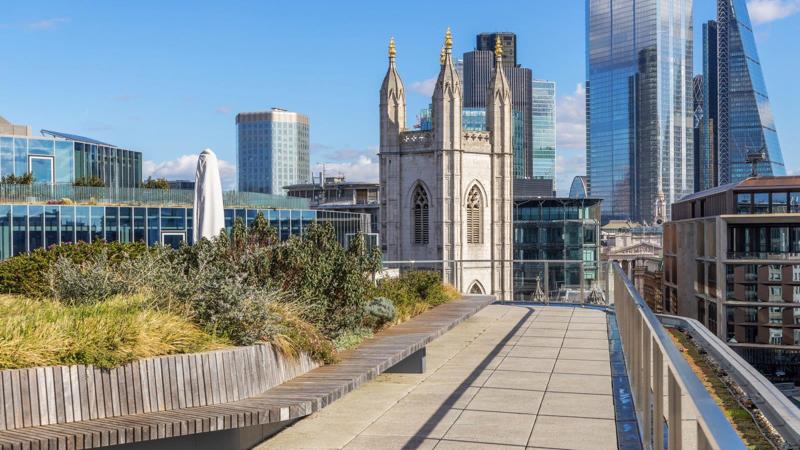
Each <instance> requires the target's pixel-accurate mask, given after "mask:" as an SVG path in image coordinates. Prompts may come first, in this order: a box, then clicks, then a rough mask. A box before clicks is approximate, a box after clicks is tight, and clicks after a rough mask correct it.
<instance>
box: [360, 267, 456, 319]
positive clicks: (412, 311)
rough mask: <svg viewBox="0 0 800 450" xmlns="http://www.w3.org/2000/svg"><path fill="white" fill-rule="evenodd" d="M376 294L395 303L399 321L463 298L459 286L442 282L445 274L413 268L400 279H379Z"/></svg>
mask: <svg viewBox="0 0 800 450" xmlns="http://www.w3.org/2000/svg"><path fill="white" fill-rule="evenodd" d="M374 294H375V296H378V297H386V298H388V299H390V300H391V301H392V302H393V303H394V307H395V309H396V311H397V314H396V319H395V321H397V322H404V321H406V320H408V319H410V318H412V317H414V316H417V315H419V314H422V313H423V312H425V311H427V310H429V309H430V308H432V307H434V306H438V305H441V304H443V303H446V302H449V301H451V300H455V299H456V298H458V297H459V294H458V291H456V289H455V288H453V287H452V286H450V285H447V284H444V283H442V281H441V276H440V275H439V274H438V273H437V272H432V271H410V272H404V273H403V274H402V275H401V276H400V277H398V278H386V279H383V280H381V281H380V282H378V286H377V287H376V289H375V290H374Z"/></svg>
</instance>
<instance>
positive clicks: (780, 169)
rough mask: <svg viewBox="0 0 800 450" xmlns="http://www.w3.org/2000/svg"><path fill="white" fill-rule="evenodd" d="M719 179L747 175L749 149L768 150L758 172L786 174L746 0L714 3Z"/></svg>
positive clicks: (776, 174) (728, 180) (750, 170)
mask: <svg viewBox="0 0 800 450" xmlns="http://www.w3.org/2000/svg"><path fill="white" fill-rule="evenodd" d="M717 21H718V23H717V33H718V34H717V41H718V43H717V48H718V53H717V55H716V56H717V65H718V71H719V79H718V83H719V111H718V114H719V125H718V128H719V141H718V145H719V148H718V152H719V183H720V184H726V183H732V182H736V181H740V180H743V179H745V178H747V177H749V176H750V174H751V172H752V166H751V165H750V163H748V162H747V154H748V153H752V152H759V151H764V152H766V156H767V160H766V161H764V162H761V163H759V164H758V173H759V174H760V175H768V176H769V175H772V176H778V175H785V174H786V169H785V168H784V165H783V155H782V154H781V146H780V143H779V142H778V133H777V131H776V128H775V120H774V117H773V115H772V106H771V105H770V102H769V97H768V95H767V85H766V82H765V81H764V74H763V72H762V70H761V62H760V59H759V57H758V50H757V49H756V40H755V37H754V36H753V27H752V25H751V23H750V16H749V14H748V12H747V3H746V2H745V0H719V1H718V2H717Z"/></svg>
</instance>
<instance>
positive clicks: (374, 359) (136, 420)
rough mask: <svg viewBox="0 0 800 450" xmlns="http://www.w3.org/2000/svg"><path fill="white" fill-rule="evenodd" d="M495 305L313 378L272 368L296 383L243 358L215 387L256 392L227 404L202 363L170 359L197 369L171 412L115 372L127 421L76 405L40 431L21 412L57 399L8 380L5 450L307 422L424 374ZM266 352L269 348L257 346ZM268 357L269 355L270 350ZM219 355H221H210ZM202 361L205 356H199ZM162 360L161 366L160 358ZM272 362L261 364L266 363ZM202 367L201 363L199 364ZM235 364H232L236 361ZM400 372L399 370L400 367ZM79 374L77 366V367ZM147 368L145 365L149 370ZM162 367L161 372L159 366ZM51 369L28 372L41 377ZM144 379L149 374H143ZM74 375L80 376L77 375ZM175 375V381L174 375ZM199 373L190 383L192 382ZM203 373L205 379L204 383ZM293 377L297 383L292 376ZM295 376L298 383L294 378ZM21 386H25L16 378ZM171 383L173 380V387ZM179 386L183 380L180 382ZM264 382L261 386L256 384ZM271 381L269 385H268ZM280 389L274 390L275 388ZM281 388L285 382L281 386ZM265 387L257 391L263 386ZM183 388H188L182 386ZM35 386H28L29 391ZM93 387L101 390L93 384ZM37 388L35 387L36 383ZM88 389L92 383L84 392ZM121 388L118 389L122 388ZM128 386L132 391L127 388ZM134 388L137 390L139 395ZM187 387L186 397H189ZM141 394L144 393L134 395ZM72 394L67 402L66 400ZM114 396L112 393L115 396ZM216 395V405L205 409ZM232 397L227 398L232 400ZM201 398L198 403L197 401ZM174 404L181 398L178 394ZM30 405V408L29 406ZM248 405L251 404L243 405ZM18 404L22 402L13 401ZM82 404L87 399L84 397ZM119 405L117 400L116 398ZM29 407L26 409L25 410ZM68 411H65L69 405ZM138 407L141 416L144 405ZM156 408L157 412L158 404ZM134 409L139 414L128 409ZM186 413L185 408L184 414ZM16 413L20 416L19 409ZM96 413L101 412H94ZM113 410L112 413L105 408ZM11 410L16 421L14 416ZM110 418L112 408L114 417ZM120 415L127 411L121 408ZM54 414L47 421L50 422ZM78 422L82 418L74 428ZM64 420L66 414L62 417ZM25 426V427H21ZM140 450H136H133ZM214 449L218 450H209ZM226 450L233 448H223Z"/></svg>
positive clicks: (430, 319)
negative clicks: (389, 380)
mask: <svg viewBox="0 0 800 450" xmlns="http://www.w3.org/2000/svg"><path fill="white" fill-rule="evenodd" d="M493 301H494V298H493V297H489V296H466V297H464V298H462V299H461V300H458V301H454V302H451V303H448V304H445V305H441V306H438V307H436V308H434V309H432V310H430V311H428V312H426V313H424V314H421V315H419V316H417V317H416V318H414V319H412V320H410V321H408V322H405V323H403V324H400V325H397V326H394V327H392V328H390V329H387V330H385V331H383V332H381V333H378V334H377V335H376V336H375V337H374V338H372V339H369V340H367V341H365V342H364V343H363V344H362V345H361V346H360V347H358V348H357V349H354V350H350V351H347V352H344V353H343V354H342V358H341V362H340V363H338V364H334V365H328V366H322V367H318V368H316V369H313V370H310V371H308V372H306V373H304V374H301V373H302V372H303V369H306V370H308V369H312V368H313V367H312V366H311V365H310V364H313V363H311V362H310V361H309V360H307V359H305V358H301V359H300V360H297V361H295V363H294V364H296V366H291V367H292V368H291V369H290V368H289V366H287V365H286V364H287V363H286V362H274V363H275V364H278V365H280V364H284V365H283V366H282V367H284V368H285V369H286V370H284V371H283V373H284V375H285V376H286V377H291V376H294V377H293V378H291V379H289V380H288V381H287V380H280V378H279V377H275V376H270V375H269V374H270V373H271V372H272V371H271V369H272V367H268V365H265V364H260V365H259V364H256V363H255V362H256V361H252V362H250V363H248V362H247V358H241V364H238V365H237V364H233V365H232V366H231V367H232V368H233V369H234V370H233V371H232V372H231V377H230V378H225V379H224V380H223V382H222V384H219V378H218V379H217V381H216V385H217V389H218V390H219V389H223V388H222V386H224V389H228V386H229V384H226V381H225V380H230V381H231V382H233V380H240V381H241V380H255V385H252V384H250V383H246V384H247V386H251V388H250V391H248V392H247V393H245V391H244V390H243V389H242V391H241V392H242V394H243V395H241V396H240V397H239V398H227V401H214V399H221V398H222V396H221V394H219V395H217V396H216V397H215V396H214V394H213V385H214V383H215V381H213V377H211V376H210V373H211V369H210V367H209V369H208V372H206V370H205V366H203V367H202V368H201V367H200V366H198V364H197V363H196V362H197V361H198V359H197V355H176V356H172V357H164V358H165V359H167V358H172V359H174V360H176V361H177V360H185V361H187V363H191V362H192V361H194V362H195V363H194V364H189V365H188V366H187V367H188V370H186V371H182V372H183V373H184V374H186V373H189V374H190V376H189V377H188V378H187V377H185V376H184V377H182V378H177V375H176V379H175V381H176V382H175V383H172V382H171V381H170V384H169V386H170V389H172V388H173V387H174V388H176V389H181V387H182V388H183V391H184V395H183V399H184V401H183V403H181V402H180V398H179V397H178V404H177V406H178V407H177V408H171V409H166V408H164V409H158V408H156V409H153V404H154V403H153V398H154V397H155V398H156V399H158V398H161V397H163V398H166V397H167V396H168V395H170V396H171V395H172V394H171V393H169V394H168V393H167V392H166V391H165V390H163V386H164V385H163V381H162V391H161V393H160V394H159V391H158V386H157V384H155V387H156V389H155V390H149V389H150V383H149V380H150V378H149V377H147V379H148V382H147V383H145V384H141V379H142V372H141V370H142V369H141V367H142V362H138V363H134V364H133V365H129V366H131V367H133V366H134V365H136V367H138V370H139V372H138V374H139V376H138V378H139V379H140V383H139V384H136V383H135V382H133V379H134V378H135V377H136V375H135V374H136V372H135V371H134V370H133V369H132V368H131V369H126V368H127V367H128V366H125V367H123V368H120V369H115V370H116V371H117V378H118V379H119V377H120V376H119V373H120V372H119V371H121V372H122V373H124V376H123V378H124V379H126V380H127V379H128V373H130V380H131V384H130V385H125V386H124V389H125V390H126V393H128V394H133V395H132V396H133V401H132V402H131V400H130V397H131V395H127V396H126V404H127V405H129V406H128V409H127V414H118V415H113V414H112V415H106V416H105V417H99V416H97V414H95V416H97V417H93V416H92V413H91V408H90V406H89V404H90V403H88V404H86V405H85V406H86V410H87V411H88V414H83V411H84V410H83V409H82V408H83V407H84V404H83V403H81V404H80V406H79V407H78V408H76V407H75V406H74V403H73V416H72V417H73V420H71V421H67V420H63V421H59V420H58V414H56V416H57V417H56V421H54V422H44V423H43V422H42V419H41V417H42V416H41V415H40V418H39V423H38V424H35V421H34V419H33V415H31V417H30V418H29V419H28V421H27V422H26V419H25V414H24V412H23V411H24V408H22V406H21V405H23V404H28V405H44V404H47V405H49V404H51V403H52V404H54V405H56V407H55V410H56V411H58V406H57V405H58V404H59V399H58V398H53V397H58V396H54V395H48V394H45V398H46V400H47V401H46V402H42V401H41V399H42V395H41V394H39V392H53V391H47V390H46V389H45V390H44V391H37V394H39V395H37V400H36V401H32V396H31V391H30V390H28V391H27V392H26V391H24V390H23V389H22V388H21V386H22V384H21V383H20V389H15V386H16V385H15V381H14V377H13V376H11V375H9V379H10V380H11V384H10V386H11V392H12V395H11V396H10V397H9V396H7V395H6V396H4V397H3V400H4V401H3V402H0V409H3V410H4V418H5V420H6V423H9V422H8V420H9V417H12V418H13V419H14V420H13V421H12V422H11V423H13V424H14V426H13V427H8V426H6V427H5V428H6V429H5V430H4V431H0V450H8V449H15V450H16V449H29V448H30V449H47V450H54V449H64V450H67V449H84V448H97V447H103V446H109V445H118V444H133V443H143V444H144V443H146V442H148V441H153V440H156V439H165V438H173V437H179V436H191V435H196V434H200V433H208V432H214V431H222V430H235V429H242V428H247V427H254V426H258V425H268V424H279V423H281V422H287V421H291V420H295V419H299V418H302V417H304V416H307V415H309V414H311V413H313V412H315V411H318V410H320V409H322V408H324V407H325V406H327V405H328V404H330V403H331V402H333V401H335V400H337V399H339V398H340V397H342V396H343V395H345V394H347V393H348V392H350V391H352V390H354V389H356V388H357V387H358V386H360V385H361V384H363V383H366V382H368V381H370V380H372V379H373V378H375V377H376V376H378V375H379V374H381V373H383V372H385V371H387V370H389V369H391V368H393V367H398V364H399V363H403V361H404V360H407V358H409V357H411V356H413V357H414V358H416V360H415V361H413V362H414V364H411V366H412V367H414V366H416V367H417V368H418V367H419V361H420V359H421V358H422V357H423V356H424V348H425V346H426V345H427V344H428V343H429V342H431V341H433V340H434V339H436V338H437V337H439V336H441V335H442V334H444V333H446V332H447V331H449V330H450V329H452V328H453V327H455V326H456V325H458V324H459V323H461V322H463V321H464V320H466V319H468V318H469V317H471V316H472V315H473V314H475V313H476V312H478V311H480V310H481V309H483V308H484V307H485V306H487V305H488V304H490V303H492V302H493ZM256 347H268V346H256ZM252 348H253V347H244V348H241V349H233V350H232V351H234V352H243V353H246V352H250V353H253V352H254V351H253V350H250V349H252ZM269 349H270V350H271V348H269ZM211 353H216V352H211ZM269 353H270V352H269V351H264V355H268V354H269ZM199 355H203V354H199ZM156 359H161V358H156ZM267 360H268V358H266V359H262V360H260V361H264V362H266V361H267ZM200 361H201V362H202V361H203V358H202V356H200ZM234 361H235V359H234ZM400 366H402V364H400ZM75 367H77V366H75ZM145 367H147V363H145ZM162 367H163V364H162ZM40 369H46V368H34V369H26V370H28V371H29V372H27V374H30V371H39V370H40ZM59 369H60V370H61V371H62V377H61V379H62V383H63V380H64V379H65V378H64V377H63V373H64V372H63V371H64V369H68V370H67V372H68V373H69V374H70V377H69V379H70V389H66V390H64V391H63V396H64V399H66V398H67V395H70V398H73V397H72V395H71V393H72V392H73V389H72V386H73V384H71V381H72V379H73V377H72V369H71V368H59ZM6 372H9V373H14V372H18V373H21V372H23V371H3V377H2V379H3V381H5V380H6V376H5V373H6ZM145 372H146V373H149V372H147V370H145ZM76 373H77V369H76ZM175 373H176V374H177V367H176V371H175ZM192 373H194V374H195V375H194V377H193V378H192V376H191V374H192ZM201 373H202V375H203V376H200V375H201ZM206 373H208V374H209V377H208V379H209V380H211V383H210V384H211V386H209V385H208V384H207V383H206V382H205V380H206V377H205V374H206ZM293 374H294V375H293ZM295 375H297V376H295ZM17 378H20V377H19V376H18V377H17ZM77 380H78V383H77V386H78V389H77V391H75V392H78V393H80V392H81V389H83V387H82V386H83V385H82V384H81V382H80V380H81V377H80V375H78V376H77ZM170 380H171V379H170ZM180 380H183V381H182V382H181V381H180ZM259 380H262V381H259ZM265 380H267V381H265ZM269 380H272V381H273V382H278V383H279V384H273V385H272V386H269V384H270V382H269ZM281 381H282V382H281ZM259 383H260V384H259ZM181 384H183V386H181ZM31 385H32V384H30V383H29V384H28V386H31ZM95 385H96V384H95ZM37 386H38V382H37ZM86 386H87V389H88V383H87V384H86ZM118 386H119V385H118ZM128 386H130V387H128ZM134 386H136V388H134ZM252 386H261V387H265V386H267V388H266V390H264V391H263V392H260V393H258V392H257V389H256V388H255V387H252ZM187 387H188V389H187ZM5 388H6V383H5V382H4V383H3V392H4V393H7V392H9V390H6V389H5ZM137 389H141V390H137ZM187 391H188V392H191V396H190V398H191V399H192V401H191V402H190V403H187V402H186V399H187V396H186V392H187ZM68 392H69V393H70V394H67V393H68ZM112 392H113V391H112ZM144 392H148V394H147V395H148V399H149V400H150V401H149V402H145V401H144V398H145V397H144ZM200 392H203V393H204V394H205V397H204V398H205V399H206V403H205V404H202V402H199V399H200ZM209 392H211V397H210V398H211V400H212V401H211V402H208V399H209V395H208V393H209ZM227 392H228V391H226V393H227ZM195 393H196V397H195ZM175 395H176V397H177V396H178V394H177V393H176V394H175ZM26 396H27V398H28V400H25V398H26ZM245 397H246V398H245ZM17 398H19V400H16V399H17ZM82 398H83V397H82ZM118 398H119V397H118ZM195 398H197V399H198V403H194V399H195ZM26 402H27V403H26ZM145 403H149V405H150V406H149V409H150V410H149V411H147V410H146V409H145V406H144V405H145ZM65 404H66V403H65ZM140 404H141V408H139V405H140ZM155 404H156V406H158V405H159V403H158V401H156V403H155ZM130 405H133V406H134V409H133V410H131V409H130ZM181 405H184V406H181ZM18 406H19V409H18V408H17V407H18ZM78 409H80V412H81V414H80V415H79V416H76V415H75V411H77V410H78ZM95 409H97V408H95ZM105 409H106V410H107V409H108V408H107V407H106V408H105ZM9 410H11V411H12V414H11V415H10V416H9ZM111 410H112V411H113V407H112V409H111ZM120 411H122V409H121V406H120ZM49 413H50V410H49V406H48V413H47V414H48V415H47V417H48V418H49V417H50V416H49ZM75 417H79V419H78V420H75ZM64 418H65V419H66V413H65V414H64ZM19 423H21V424H22V426H21V427H20V426H17V424H19ZM136 448H138V447H136ZM210 448H213V447H210ZM226 448H229V447H227V446H226Z"/></svg>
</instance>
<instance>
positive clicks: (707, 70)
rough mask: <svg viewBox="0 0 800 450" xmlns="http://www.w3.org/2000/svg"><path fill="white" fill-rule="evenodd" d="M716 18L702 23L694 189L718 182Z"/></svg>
mask: <svg viewBox="0 0 800 450" xmlns="http://www.w3.org/2000/svg"><path fill="white" fill-rule="evenodd" d="M717 70H718V69H717V22H716V21H713V20H711V21H708V22H707V23H704V24H703V77H702V79H703V84H702V92H701V93H700V97H701V98H702V99H703V110H702V115H701V117H699V121H698V122H699V123H697V126H698V136H699V138H700V141H699V142H697V143H695V149H696V151H698V152H699V153H698V155H696V157H695V161H697V164H695V172H696V173H695V180H696V182H695V191H697V192H700V191H704V190H706V189H711V188H712V187H714V186H718V185H719V172H718V161H719V155H718V152H717V140H718V128H717V126H718V123H719V115H718V113H717V111H718V107H719V105H718V103H719V95H718V86H719V83H718V80H719V76H718V73H717Z"/></svg>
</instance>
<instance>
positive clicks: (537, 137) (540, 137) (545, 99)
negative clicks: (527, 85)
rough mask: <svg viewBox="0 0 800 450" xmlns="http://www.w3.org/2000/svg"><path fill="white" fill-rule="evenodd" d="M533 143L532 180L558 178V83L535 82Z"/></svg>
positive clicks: (533, 91) (532, 107)
mask: <svg viewBox="0 0 800 450" xmlns="http://www.w3.org/2000/svg"><path fill="white" fill-rule="evenodd" d="M531 93H532V95H533V97H532V103H531V110H532V114H533V116H532V118H531V121H532V125H531V132H532V133H533V135H532V142H533V172H532V173H531V177H532V178H547V179H550V180H555V178H556V82H555V81H546V80H533V86H532V88H531Z"/></svg>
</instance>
